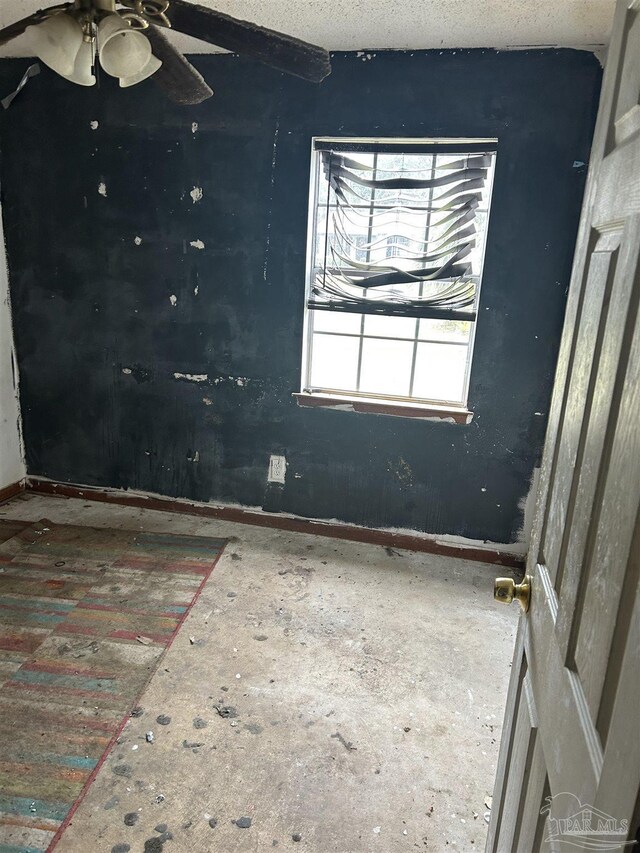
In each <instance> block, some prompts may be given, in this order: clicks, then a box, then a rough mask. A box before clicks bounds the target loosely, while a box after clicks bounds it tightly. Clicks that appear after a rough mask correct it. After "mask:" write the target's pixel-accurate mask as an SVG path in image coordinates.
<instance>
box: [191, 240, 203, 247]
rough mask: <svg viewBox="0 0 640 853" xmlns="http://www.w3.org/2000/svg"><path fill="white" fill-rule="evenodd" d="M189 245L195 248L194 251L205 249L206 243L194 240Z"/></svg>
mask: <svg viewBox="0 0 640 853" xmlns="http://www.w3.org/2000/svg"><path fill="white" fill-rule="evenodd" d="M189 245H190V246H193V248H194V249H204V243H203V242H202V240H192V241H191V242H190V243H189Z"/></svg>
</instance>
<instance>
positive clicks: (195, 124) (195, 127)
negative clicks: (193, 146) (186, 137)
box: [191, 121, 198, 133]
mask: <svg viewBox="0 0 640 853" xmlns="http://www.w3.org/2000/svg"><path fill="white" fill-rule="evenodd" d="M197 131H198V122H197V121H192V122H191V133H197Z"/></svg>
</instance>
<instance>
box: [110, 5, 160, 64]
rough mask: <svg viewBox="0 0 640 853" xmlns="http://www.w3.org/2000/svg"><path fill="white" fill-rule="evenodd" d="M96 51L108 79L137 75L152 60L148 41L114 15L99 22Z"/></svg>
mask: <svg viewBox="0 0 640 853" xmlns="http://www.w3.org/2000/svg"><path fill="white" fill-rule="evenodd" d="M98 47H99V54H100V65H102V67H103V69H104V70H105V71H106V73H107V74H110V75H111V76H112V77H120V78H124V79H127V78H129V77H135V76H137V75H139V74H140V73H141V72H142V71H143V70H144V69H145V68H146V66H147V65H148V63H149V61H150V59H151V56H152V54H151V45H150V44H149V39H148V38H147V37H146V36H144V35H143V34H142V33H141V32H140V31H139V30H135V29H133V27H131V25H130V24H129V23H128V21H127V20H126V19H124V18H121V17H120V15H118V14H117V13H115V14H111V15H107V16H106V17H104V18H103V19H102V21H100V24H99V25H98ZM156 70H157V69H156ZM152 73H153V72H152Z"/></svg>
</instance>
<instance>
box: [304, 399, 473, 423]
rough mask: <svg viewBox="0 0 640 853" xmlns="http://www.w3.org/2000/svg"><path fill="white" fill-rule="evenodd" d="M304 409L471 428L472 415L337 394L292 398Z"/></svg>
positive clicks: (448, 408) (451, 409) (464, 411)
mask: <svg viewBox="0 0 640 853" xmlns="http://www.w3.org/2000/svg"><path fill="white" fill-rule="evenodd" d="M293 396H294V397H295V398H296V402H297V404H298V405H299V406H302V407H303V408H312V409H315V408H322V409H335V410H337V411H339V412H359V413H361V414H374V415H391V416H393V417H396V418H417V419H419V420H423V421H445V422H447V423H455V424H470V423H471V421H472V419H473V412H470V411H469V410H468V409H465V408H463V407H461V406H460V407H456V406H445V405H436V404H434V405H425V404H424V403H400V402H393V401H390V400H389V401H387V400H376V399H373V398H369V399H367V398H364V397H342V396H340V395H338V394H335V395H334V394H310V393H306V392H301V393H297V394H294V395H293Z"/></svg>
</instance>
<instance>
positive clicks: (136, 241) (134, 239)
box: [133, 237, 142, 246]
mask: <svg viewBox="0 0 640 853" xmlns="http://www.w3.org/2000/svg"><path fill="white" fill-rule="evenodd" d="M133 242H134V243H135V244H136V246H139V245H140V244H141V243H142V237H134V238H133Z"/></svg>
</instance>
